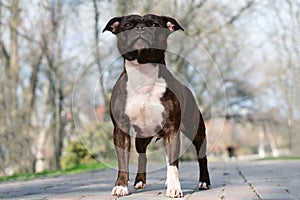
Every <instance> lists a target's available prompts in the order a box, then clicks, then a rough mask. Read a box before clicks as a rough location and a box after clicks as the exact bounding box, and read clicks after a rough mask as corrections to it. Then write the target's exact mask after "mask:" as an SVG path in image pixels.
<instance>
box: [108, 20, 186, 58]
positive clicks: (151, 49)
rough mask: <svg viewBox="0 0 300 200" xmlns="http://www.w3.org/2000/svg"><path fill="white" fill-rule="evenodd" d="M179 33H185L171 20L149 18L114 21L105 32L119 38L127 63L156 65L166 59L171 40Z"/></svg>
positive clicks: (119, 44)
mask: <svg viewBox="0 0 300 200" xmlns="http://www.w3.org/2000/svg"><path fill="white" fill-rule="evenodd" d="M179 29H181V30H183V28H182V27H181V26H180V25H179V24H178V22H177V21H176V20H175V19H173V18H171V17H167V16H157V15H153V14H147V15H144V16H140V15H128V16H123V17H115V18H112V19H111V20H110V21H109V22H108V23H107V25H106V27H105V28H104V29H103V32H104V31H111V32H112V33H113V34H115V35H117V37H118V42H117V43H118V49H119V51H120V53H121V55H122V56H123V57H124V58H125V59H127V60H135V59H136V60H137V61H138V62H139V63H156V62H160V61H161V60H162V59H163V57H164V52H165V50H166V48H167V38H168V36H169V35H170V34H171V33H173V32H174V31H177V30H179Z"/></svg>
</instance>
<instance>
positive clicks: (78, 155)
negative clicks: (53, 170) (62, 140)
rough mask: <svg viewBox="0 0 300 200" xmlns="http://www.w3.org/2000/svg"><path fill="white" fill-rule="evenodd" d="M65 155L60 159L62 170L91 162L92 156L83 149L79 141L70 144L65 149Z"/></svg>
mask: <svg viewBox="0 0 300 200" xmlns="http://www.w3.org/2000/svg"><path fill="white" fill-rule="evenodd" d="M65 153H66V155H65V156H63V157H61V158H60V164H61V168H62V169H69V168H74V167H76V166H79V165H80V164H86V163H91V162H93V156H92V155H91V153H90V152H89V151H88V150H87V149H86V148H85V146H84V145H83V144H82V142H81V141H79V140H76V141H73V142H71V143H70V144H69V145H68V146H67V147H66V149H65Z"/></svg>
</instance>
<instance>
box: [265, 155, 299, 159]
mask: <svg viewBox="0 0 300 200" xmlns="http://www.w3.org/2000/svg"><path fill="white" fill-rule="evenodd" d="M259 160H300V157H296V156H279V157H265V158H261V159H259Z"/></svg>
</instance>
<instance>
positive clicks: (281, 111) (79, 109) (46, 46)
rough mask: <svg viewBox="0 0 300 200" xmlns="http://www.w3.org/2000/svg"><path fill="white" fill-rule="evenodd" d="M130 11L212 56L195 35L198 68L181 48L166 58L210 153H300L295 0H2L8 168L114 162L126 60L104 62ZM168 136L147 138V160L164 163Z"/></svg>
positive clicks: (2, 169) (3, 168)
mask: <svg viewBox="0 0 300 200" xmlns="http://www.w3.org/2000/svg"><path fill="white" fill-rule="evenodd" d="M132 13H136V14H141V15H143V14H146V13H156V14H161V15H168V16H172V17H174V18H175V19H177V21H178V22H179V23H180V25H181V26H182V27H183V28H184V29H185V31H184V33H181V34H184V35H185V36H186V37H189V38H192V39H193V41H195V44H197V45H198V46H201V47H202V48H203V49H204V50H205V51H206V52H207V54H208V55H209V56H210V58H211V59H201V56H199V55H198V54H197V51H196V52H195V49H197V48H195V47H194V46H193V45H190V44H189V45H190V46H189V47H190V48H187V47H186V46H185V48H184V49H183V52H182V53H181V55H190V54H192V55H193V56H194V57H195V58H197V57H198V58H199V57H200V58H199V63H198V67H200V68H201V75H202V76H201V77H199V74H198V73H195V71H193V69H195V66H191V65H190V63H189V62H187V61H186V60H185V59H184V57H182V56H179V55H174V54H170V55H168V56H167V59H168V61H167V63H168V65H169V66H170V68H172V69H171V70H172V71H173V73H175V74H178V77H184V80H185V81H186V82H187V84H188V85H189V86H191V87H192V89H193V92H194V94H195V95H196V97H197V100H198V102H199V106H200V109H201V111H202V113H203V117H204V119H205V121H206V124H207V126H208V127H210V129H209V131H208V143H209V154H208V156H209V159H210V160H218V159H225V157H227V148H228V147H229V146H232V147H234V149H235V150H236V152H235V153H236V155H237V156H243V155H253V154H255V155H259V156H260V157H265V156H274V157H277V156H299V155H300V145H298V142H299V141H300V134H299V131H300V123H299V122H300V103H299V102H300V86H299V85H300V84H299V81H300V66H299V63H300V37H299V33H300V1H299V0H293V1H292V0H272V1H269V0H260V1H258V0H239V1H235V2H231V1H228V0H222V1H217V0H209V1H208V0H185V1H183V0H168V1H166V0H163V1H158V0H153V1H147V0H140V1H135V0H127V1H117V0H84V1H83V0H72V1H71V0H48V1H44V0H41V1H38V0H0V113H1V115H0V175H1V176H5V175H11V174H13V173H20V172H40V171H44V170H49V169H62V168H63V169H65V168H70V167H74V166H76V165H78V164H82V163H91V162H95V159H96V160H97V162H98V161H99V162H102V163H105V164H107V165H108V166H113V165H114V164H115V160H116V158H115V153H114V147H113V145H112V124H111V121H110V118H109V97H110V93H111V90H112V87H113V84H114V83H115V80H116V79H117V77H118V75H119V74H120V72H121V71H122V60H121V59H118V60H114V62H108V61H109V60H111V58H110V57H111V55H112V52H115V51H116V48H115V46H114V45H113V44H114V43H115V38H114V36H113V35H111V34H110V33H102V29H103V28H104V26H105V25H106V23H107V21H108V20H109V19H111V18H112V17H114V16H122V15H127V14H132ZM176 34H177V33H175V34H174V35H172V36H171V37H170V40H172V37H173V41H176ZM178 34H179V33H178ZM178 34H177V35H178ZM177 42H178V41H177ZM182 44H183V43H181V42H180V41H179V42H178V48H180V45H181V46H184V45H182ZM114 55H115V54H114ZM206 56H207V55H206ZM106 60H108V61H107V62H106ZM212 61H213V62H212ZM103 63H108V64H109V67H108V66H104V65H103ZM215 67H217V69H218V73H219V75H220V76H214V74H213V73H214V72H215ZM203 77H204V78H203ZM220 77H221V81H222V85H221V86H220V87H214V88H215V90H208V89H207V85H213V84H214V83H216V82H220ZM204 80H205V81H204ZM211 124H213V125H212V126H210V125H211ZM214 127H218V128H216V130H214ZM220 127H221V129H220ZM186 142H187V141H185V140H183V144H185V143H186ZM187 143H188V142H187ZM161 145H162V144H161V143H159V142H157V143H156V144H155V143H153V144H152V145H151V146H150V153H151V152H153V153H151V155H150V160H153V161H157V162H158V161H162V160H164V156H163V155H161V154H159V155H158V154H156V153H155V152H156V151H157V150H158V149H161V148H162V146H161ZM187 146H188V145H187ZM132 151H134V150H132ZM193 153H194V152H193V149H192V148H188V149H186V150H185V153H184V154H183V155H182V157H181V159H182V160H191V159H194V158H195V157H194V154H193ZM134 157H135V154H134V153H132V160H133V162H134Z"/></svg>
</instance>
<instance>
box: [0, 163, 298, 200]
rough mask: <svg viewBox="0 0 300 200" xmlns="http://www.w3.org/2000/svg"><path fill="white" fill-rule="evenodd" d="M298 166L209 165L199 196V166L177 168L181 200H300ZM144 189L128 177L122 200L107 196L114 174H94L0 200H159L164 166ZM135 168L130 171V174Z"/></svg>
mask: <svg viewBox="0 0 300 200" xmlns="http://www.w3.org/2000/svg"><path fill="white" fill-rule="evenodd" d="M299 166H300V161H238V160H237V161H231V162H212V163H209V170H210V176H211V182H212V189H210V190H206V191H199V190H198V189H197V185H198V169H197V168H198V164H197V163H196V162H182V163H180V170H179V175H180V181H181V187H182V190H183V194H184V197H183V198H181V199H184V200H198V199H201V200H214V199H219V200H222V199H224V200H235V199H237V200H238V199H246V200H248V199H256V200H257V199H259V200H260V199H263V200H265V199H266V200H271V199H274V200H279V199H282V200H286V199H300V190H299V185H300V171H299ZM148 169H149V171H151V172H150V173H148V174H147V177H148V179H147V185H146V188H145V189H142V190H135V189H134V188H133V182H134V178H135V174H134V173H130V183H129V191H130V195H129V196H127V197H122V198H121V197H120V198H118V197H114V196H111V195H110V192H111V189H112V186H113V184H114V181H115V178H116V175H117V171H116V170H114V169H106V170H98V171H93V172H87V173H84V174H78V175H64V176H60V177H56V178H38V179H34V180H29V181H9V182H2V183H0V199H10V200H14V199H16V200H22V199H24V200H25V199H26V200H28V199H30V200H38V199H39V200H41V199H45V200H52V199H53V200H54V199H64V200H68V199H70V200H71V199H72V200H81V199H83V200H96V199H97V200H98V199H101V200H102V199H104V200H106V199H107V200H116V199H118V200H119V199H120V200H123V199H124V200H140V199H141V200H142V199H143V200H147V199H151V200H163V199H168V198H167V197H166V196H165V193H166V188H165V186H164V182H165V178H166V168H165V165H164V164H159V165H156V164H150V165H149V167H148ZM135 170H136V168H133V169H131V170H130V171H131V172H133V171H135Z"/></svg>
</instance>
